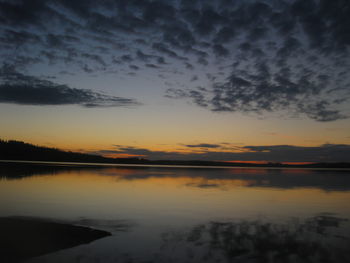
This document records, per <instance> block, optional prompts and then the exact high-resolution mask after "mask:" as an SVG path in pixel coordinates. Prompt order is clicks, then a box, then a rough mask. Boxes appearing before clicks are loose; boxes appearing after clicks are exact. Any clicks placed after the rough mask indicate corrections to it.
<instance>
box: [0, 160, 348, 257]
mask: <svg viewBox="0 0 350 263" xmlns="http://www.w3.org/2000/svg"><path fill="white" fill-rule="evenodd" d="M349 204H350V171H346V170H323V169H318V170H317V169H315V170H312V169H277V168H270V169H268V168H222V169H220V168H207V167H196V168H191V167H171V166H165V167H157V166H155V167H153V166H101V167H98V166H83V165H70V164H57V165H52V164H41V165H39V164H36V165H11V166H9V167H7V166H6V167H0V216H14V215H15V216H29V217H40V218H49V219H54V220H62V221H64V222H71V223H73V224H78V225H84V226H90V227H94V228H97V229H102V230H107V231H110V232H112V234H113V235H112V236H110V237H106V238H103V239H99V240H97V241H94V242H92V243H90V244H86V245H80V246H77V247H74V248H70V249H66V250H61V251H58V252H55V253H51V254H47V255H44V256H40V257H37V258H33V259H31V260H29V261H27V262H50V263H51V262H53V263H54V262H135V263H136V262H143V263H145V262H350V252H349V251H348V247H350V246H349V245H350V241H349V240H350V239H349V238H350V223H349V221H348V219H350V205H349Z"/></svg>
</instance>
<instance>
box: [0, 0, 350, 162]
mask: <svg viewBox="0 0 350 263" xmlns="http://www.w3.org/2000/svg"><path fill="white" fill-rule="evenodd" d="M349 14H350V2H349V1H348V0H332V1H330V0H218V1H212V0H191V1H189V0H153V1H152V0H101V1H92V0H75V1H71V0H31V1H28V0H23V1H20V0H0V121H1V123H0V138H2V139H15V140H22V141H25V142H29V143H34V144H38V145H44V146H49V147H57V148H61V149H64V150H73V151H81V152H86V153H94V154H102V155H105V156H112V157H118V156H119V157H120V156H136V157H142V158H149V159H183V160H189V159H200V160H224V161H234V160H242V161H285V162H304V161H305V162H316V161H329V162H335V161H350V120H349V116H350V101H349V99H350V73H349V68H350V15H349Z"/></svg>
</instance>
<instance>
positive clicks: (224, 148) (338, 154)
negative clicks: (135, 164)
mask: <svg viewBox="0 0 350 263" xmlns="http://www.w3.org/2000/svg"><path fill="white" fill-rule="evenodd" d="M183 146H185V148H184V149H183V150H178V151H154V150H150V149H146V148H138V147H132V146H123V145H115V146H114V149H112V150H101V151H99V152H95V153H97V154H127V155H131V156H136V157H137V156H138V157H142V158H147V159H150V160H203V161H235V160H238V161H267V162H350V145H348V144H324V145H321V146H313V147H306V146H293V145H271V146H237V145H231V144H229V145H228V144H227V143H220V144H207V143H200V144H188V145H183ZM186 148H187V149H186ZM188 149H194V150H193V151H190V152H189V151H188ZM198 150H199V151H198Z"/></svg>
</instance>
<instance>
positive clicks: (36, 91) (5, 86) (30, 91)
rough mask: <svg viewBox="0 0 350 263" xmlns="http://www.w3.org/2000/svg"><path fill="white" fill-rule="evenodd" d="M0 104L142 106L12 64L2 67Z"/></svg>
mask: <svg viewBox="0 0 350 263" xmlns="http://www.w3.org/2000/svg"><path fill="white" fill-rule="evenodd" d="M0 103H15V104H22V105H66V104H76V105H81V106H84V107H121V106H135V105H139V103H138V102H137V101H135V100H134V99H130V98H123V97H116V96H109V95H105V94H101V93H98V92H94V91H91V90H87V89H77V88H71V87H69V86H67V85H61V84H56V83H54V82H52V81H49V80H45V79H41V78H38V77H34V76H28V75H24V74H22V73H19V72H17V71H16V70H15V69H14V68H12V67H10V66H7V65H5V66H3V67H2V68H1V69H0Z"/></svg>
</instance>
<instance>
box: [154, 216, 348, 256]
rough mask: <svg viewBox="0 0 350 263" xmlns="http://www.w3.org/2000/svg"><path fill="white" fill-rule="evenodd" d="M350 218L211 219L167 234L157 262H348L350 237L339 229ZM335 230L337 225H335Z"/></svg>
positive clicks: (164, 236) (164, 235)
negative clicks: (176, 259)
mask: <svg viewBox="0 0 350 263" xmlns="http://www.w3.org/2000/svg"><path fill="white" fill-rule="evenodd" d="M344 221H346V219H341V218H337V217H334V216H330V215H319V216H317V217H313V218H310V219H308V220H305V221H303V222H300V220H298V219H296V218H295V219H293V220H290V221H289V222H288V223H285V224H276V223H275V224H273V223H269V222H261V221H241V222H210V223H208V224H201V225H197V226H194V227H193V228H192V229H191V230H190V231H188V232H185V233H176V232H175V233H174V232H168V233H164V234H163V236H162V237H163V244H162V247H161V253H160V254H159V256H158V258H157V259H156V261H155V262H170V261H171V260H172V259H173V258H172V257H169V255H171V256H172V255H176V257H177V258H178V259H179V262H184V260H185V261H189V262H350V251H349V247H350V240H349V238H348V237H346V236H344V235H342V234H337V231H334V229H332V228H338V227H339V226H340V224H341V223H342V222H344ZM335 230H337V229H335Z"/></svg>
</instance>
